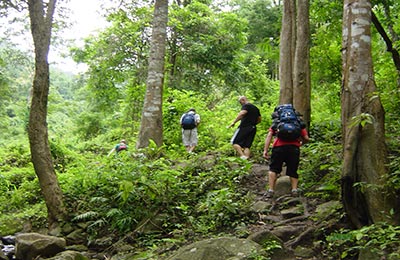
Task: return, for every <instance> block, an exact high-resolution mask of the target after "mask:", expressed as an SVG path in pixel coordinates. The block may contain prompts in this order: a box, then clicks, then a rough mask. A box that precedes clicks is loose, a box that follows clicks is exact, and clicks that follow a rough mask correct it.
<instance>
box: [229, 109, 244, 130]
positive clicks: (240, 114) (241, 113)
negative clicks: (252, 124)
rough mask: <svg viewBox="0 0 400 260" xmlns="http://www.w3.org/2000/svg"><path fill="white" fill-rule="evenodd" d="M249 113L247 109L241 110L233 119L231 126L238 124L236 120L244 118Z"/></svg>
mask: <svg viewBox="0 0 400 260" xmlns="http://www.w3.org/2000/svg"><path fill="white" fill-rule="evenodd" d="M246 114H247V110H241V111H240V112H239V114H238V115H237V117H236V118H235V120H233V122H232V124H230V125H229V127H232V126H234V125H235V124H236V122H238V121H240V120H242V118H243V117H244V116H245V115H246Z"/></svg>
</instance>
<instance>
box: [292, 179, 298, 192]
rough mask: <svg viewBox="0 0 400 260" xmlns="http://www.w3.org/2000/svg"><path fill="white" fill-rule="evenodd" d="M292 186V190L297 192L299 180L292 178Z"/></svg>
mask: <svg viewBox="0 0 400 260" xmlns="http://www.w3.org/2000/svg"><path fill="white" fill-rule="evenodd" d="M290 184H291V186H292V190H297V186H298V184H299V179H297V178H293V177H290Z"/></svg>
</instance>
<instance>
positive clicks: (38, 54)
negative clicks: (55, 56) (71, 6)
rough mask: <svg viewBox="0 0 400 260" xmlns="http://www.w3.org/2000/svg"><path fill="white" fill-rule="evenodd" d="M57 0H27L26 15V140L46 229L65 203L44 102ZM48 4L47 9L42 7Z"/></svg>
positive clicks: (51, 226)
mask: <svg viewBox="0 0 400 260" xmlns="http://www.w3.org/2000/svg"><path fill="white" fill-rule="evenodd" d="M55 5H56V0H50V1H49V2H48V3H47V4H45V3H43V1H41V0H29V1H28V6H29V17H30V21H31V32H32V37H33V42H34V46H35V76H34V80H33V86H32V89H33V93H32V100H31V108H30V115H29V128H28V135H29V142H30V150H31V157H32V162H33V166H34V168H35V172H36V175H37V176H38V178H39V183H40V188H41V191H42V194H43V196H44V200H45V202H46V206H47V211H48V225H49V231H50V232H51V231H52V230H54V229H55V228H56V227H57V226H58V224H59V221H61V220H62V219H63V218H64V213H65V209H64V203H63V195H62V191H61V188H60V186H59V184H58V180H57V175H56V173H55V170H54V166H53V161H52V158H51V153H50V146H49V141H48V129H47V103H48V94H49V86H50V80H49V63H48V54H49V49H50V39H51V30H52V21H53V14H54V10H55ZM45 6H47V9H45Z"/></svg>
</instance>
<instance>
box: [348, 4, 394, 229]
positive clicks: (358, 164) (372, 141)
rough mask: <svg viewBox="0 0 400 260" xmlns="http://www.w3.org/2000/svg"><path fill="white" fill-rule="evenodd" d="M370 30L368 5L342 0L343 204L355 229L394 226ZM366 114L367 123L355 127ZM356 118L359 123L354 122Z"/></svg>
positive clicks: (369, 7) (392, 204) (369, 8)
mask: <svg viewBox="0 0 400 260" xmlns="http://www.w3.org/2000/svg"><path fill="white" fill-rule="evenodd" d="M370 27H371V3H370V1H369V0H345V1H344V12H343V42H342V63H343V79H342V96H341V98H342V101H341V102H342V122H343V125H342V133H343V155H344V158H343V169H342V200H343V205H344V208H345V210H346V212H347V214H348V217H349V218H350V220H351V222H352V223H353V224H354V225H355V226H356V227H357V228H359V227H362V226H364V225H368V224H371V223H376V222H379V221H386V222H387V223H395V222H396V220H395V219H393V218H391V217H390V214H389V212H390V210H391V209H392V208H394V205H395V201H394V200H393V198H394V197H393V196H392V195H393V193H391V191H389V190H387V189H385V187H384V184H385V181H386V178H385V176H387V175H386V174H387V169H386V163H387V148H386V145H385V129H384V110H383V107H382V105H381V102H380V99H379V97H378V96H374V95H375V94H374V92H376V86H375V81H374V75H373V66H372V55H371V28H370ZM369 116H371V117H370V118H372V122H371V123H366V124H365V125H364V124H361V123H360V122H361V121H362V120H366V119H368V117H369ZM363 118H364V119H363ZM355 119H356V120H357V119H358V120H359V121H358V123H354V122H356V121H354V120H355ZM397 221H398V220H397Z"/></svg>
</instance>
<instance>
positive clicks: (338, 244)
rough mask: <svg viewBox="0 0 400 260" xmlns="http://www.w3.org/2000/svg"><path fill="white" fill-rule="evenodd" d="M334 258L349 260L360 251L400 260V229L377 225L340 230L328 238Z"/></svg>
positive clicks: (383, 224) (384, 224) (382, 224)
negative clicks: (399, 249) (399, 259)
mask: <svg viewBox="0 0 400 260" xmlns="http://www.w3.org/2000/svg"><path fill="white" fill-rule="evenodd" d="M327 241H328V243H329V249H330V253H331V256H332V257H336V258H337V259H347V258H349V257H351V256H354V255H356V254H357V253H358V252H360V251H366V252H371V253H373V254H374V255H375V256H376V257H379V258H385V259H393V260H394V259H398V258H399V257H400V254H399V251H398V248H399V245H400V227H399V226H392V225H388V224H386V223H376V224H373V225H370V226H365V227H362V228H360V229H357V230H346V229H344V230H340V231H339V232H335V233H333V234H331V235H329V236H328V237H327Z"/></svg>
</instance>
